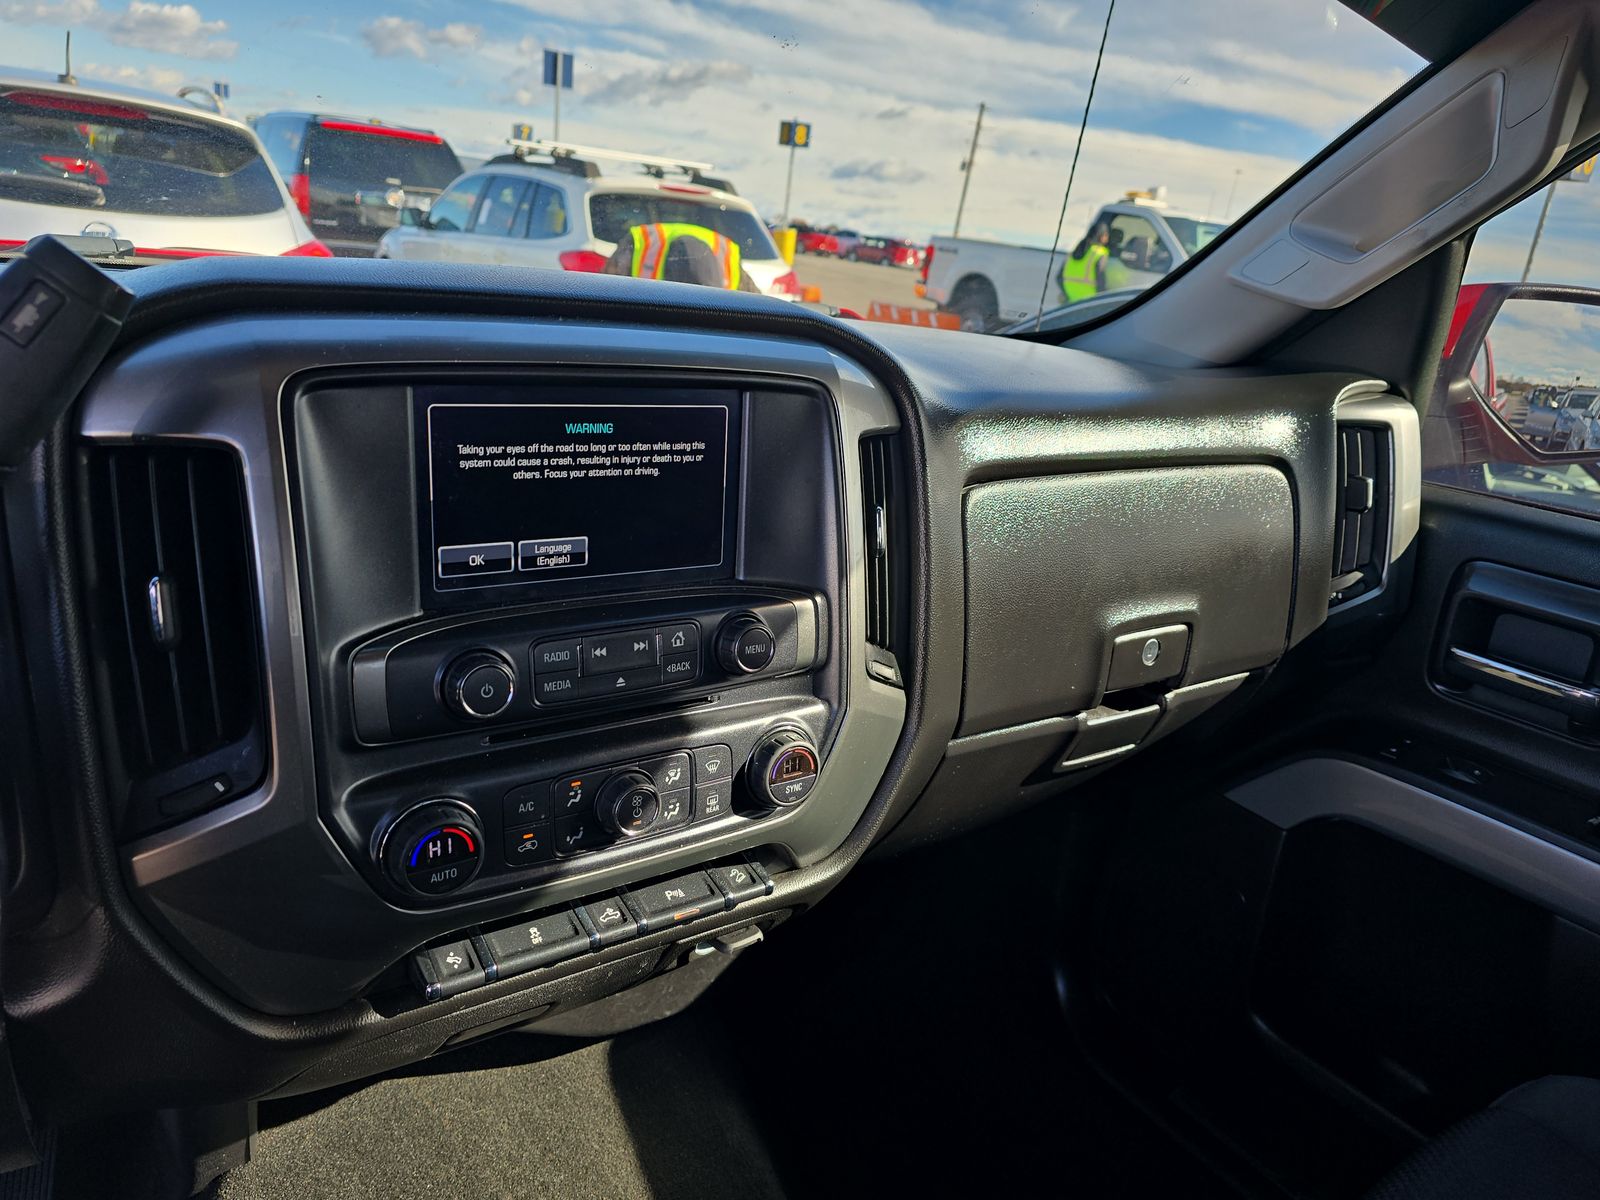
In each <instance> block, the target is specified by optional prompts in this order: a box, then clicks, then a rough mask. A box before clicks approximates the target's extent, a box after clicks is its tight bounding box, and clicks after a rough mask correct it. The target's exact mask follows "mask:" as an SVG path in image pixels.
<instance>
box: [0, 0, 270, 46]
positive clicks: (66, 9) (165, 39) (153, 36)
mask: <svg viewBox="0 0 1600 1200" xmlns="http://www.w3.org/2000/svg"><path fill="white" fill-rule="evenodd" d="M0 19H4V20H6V21H12V22H15V23H16V24H19V25H61V26H66V27H77V26H83V27H87V28H91V29H98V30H100V31H101V32H103V33H104V34H105V35H106V37H107V38H108V39H109V40H110V41H112V42H114V43H115V44H116V45H118V46H131V47H133V48H135V49H139V50H155V51H158V52H160V53H163V54H177V55H181V56H182V57H184V58H232V57H233V56H234V55H235V54H236V53H237V52H238V49H239V43H238V42H236V41H234V40H232V39H231V38H227V37H224V36H223V35H224V34H226V33H227V32H228V23H227V22H226V21H207V20H206V19H205V18H204V17H202V16H201V15H200V10H199V9H197V8H195V6H194V5H192V4H155V3H151V2H150V0H130V3H129V4H128V7H127V8H125V9H122V10H120V11H114V10H110V9H105V8H102V7H100V2H99V0H0Z"/></svg>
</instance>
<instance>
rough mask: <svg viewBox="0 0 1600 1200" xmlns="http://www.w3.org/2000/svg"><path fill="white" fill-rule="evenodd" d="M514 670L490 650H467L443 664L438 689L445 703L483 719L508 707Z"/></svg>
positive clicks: (513, 690)
mask: <svg viewBox="0 0 1600 1200" xmlns="http://www.w3.org/2000/svg"><path fill="white" fill-rule="evenodd" d="M516 690H517V672H516V669H515V668H514V667H512V665H511V664H510V663H509V662H507V661H506V660H505V659H504V658H502V657H501V656H500V655H498V654H496V653H495V652H494V651H493V650H469V651H467V653H465V654H463V655H461V656H460V657H459V658H457V659H455V660H454V661H453V662H451V664H450V665H449V666H448V667H446V668H445V671H444V676H443V678H442V679H441V680H440V684H439V692H440V695H441V696H442V697H443V699H444V702H445V706H446V707H448V708H449V709H450V711H451V712H453V713H455V714H456V716H458V717H465V718H467V720H469V721H487V720H488V719H489V718H490V717H498V716H499V715H500V714H501V713H503V712H505V710H506V709H508V708H510V707H511V697H512V696H513V695H515V694H516Z"/></svg>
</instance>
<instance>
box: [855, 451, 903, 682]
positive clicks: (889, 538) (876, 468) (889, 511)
mask: <svg viewBox="0 0 1600 1200" xmlns="http://www.w3.org/2000/svg"><path fill="white" fill-rule="evenodd" d="M896 461H897V454H896V447H895V442H894V439H893V438H892V437H891V436H890V435H888V434H880V435H877V436H874V437H866V438H862V439H861V493H862V494H861V502H862V503H861V511H862V516H863V520H864V523H865V530H864V533H865V542H864V545H865V546H866V580H865V583H866V601H867V645H868V649H869V653H868V655H867V670H868V672H869V673H871V674H872V675H873V676H874V677H876V678H878V679H882V680H883V681H885V682H886V683H893V684H895V685H897V686H899V685H900V684H901V677H900V666H899V662H898V660H897V659H896V657H895V655H896V652H897V651H898V650H901V649H903V648H904V640H905V599H906V593H905V589H906V571H905V562H906V558H905V554H906V547H905V545H904V539H903V538H902V537H901V536H900V528H899V525H898V522H899V518H900V515H901V513H902V512H903V511H904V505H903V502H902V496H903V493H902V492H901V490H900V484H899V474H898V471H897V470H896Z"/></svg>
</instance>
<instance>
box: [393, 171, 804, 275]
mask: <svg viewBox="0 0 1600 1200" xmlns="http://www.w3.org/2000/svg"><path fill="white" fill-rule="evenodd" d="M586 153H587V154H588V155H589V156H590V157H588V158H578V157H576V156H575V155H571V154H560V155H557V156H555V157H551V156H548V155H545V156H535V155H524V156H522V157H519V156H518V155H517V154H507V155H502V156H501V157H499V158H496V159H492V160H490V161H489V162H488V163H486V164H484V166H482V167H480V168H479V169H477V170H475V171H468V172H467V173H466V174H465V175H463V176H461V178H459V179H457V180H456V181H455V182H454V183H452V184H451V185H450V186H449V187H448V188H447V189H446V190H445V192H444V193H443V194H442V195H441V196H440V197H439V198H438V200H436V201H435V202H434V204H433V206H432V208H431V210H429V211H426V212H424V211H422V210H420V209H416V208H412V209H408V210H406V211H405V213H404V214H403V217H404V223H403V224H402V225H401V227H400V228H397V229H395V230H393V231H391V232H390V233H387V234H385V235H384V237H383V240H382V241H381V242H380V243H379V245H378V251H377V255H378V257H379V258H394V259H406V260H411V261H416V260H420V259H427V260H441V261H449V262H475V263H498V264H502V265H506V266H521V267H545V268H548V269H551V270H564V271H599V270H601V269H602V268H603V267H604V266H605V263H606V259H607V258H609V257H610V256H611V253H612V251H614V250H615V249H616V248H617V243H618V241H619V240H620V239H621V238H623V237H624V236H626V234H627V232H628V230H629V229H631V228H633V227H634V226H635V225H644V224H650V223H653V222H657V221H686V222H689V223H690V224H695V225H704V226H706V227H707V228H710V229H714V230H716V231H717V232H718V233H721V234H722V235H724V236H725V237H728V238H731V239H732V240H733V241H735V242H738V243H739V249H740V263H741V265H742V266H743V268H744V270H745V272H746V273H747V274H748V275H749V276H750V278H751V280H752V281H753V282H754V283H755V285H756V286H757V287H758V288H760V289H761V291H763V292H765V293H766V294H767V295H769V296H780V297H783V298H786V299H793V298H798V297H799V295H800V282H799V280H798V279H797V278H796V277H795V273H794V271H793V269H792V268H791V267H790V266H789V264H788V263H787V262H785V261H784V259H783V256H782V255H781V254H780V253H779V252H778V247H777V245H776V244H775V243H774V242H773V240H772V235H771V234H770V233H769V232H768V231H767V227H766V226H765V225H764V224H763V223H762V221H761V216H760V214H759V213H757V212H756V210H755V208H754V206H752V205H751V204H750V202H749V201H747V200H743V199H741V198H740V197H738V196H736V195H734V194H733V193H731V192H727V191H723V190H721V189H720V188H713V187H709V186H707V185H706V184H703V183H696V182H694V180H693V179H692V178H688V177H686V178H684V179H681V180H680V179H677V178H666V177H659V178H658V177H657V176H655V175H650V174H645V175H625V176H606V175H602V174H601V173H600V171H599V169H598V167H596V166H595V163H594V162H593V158H595V157H600V155H597V154H596V153H595V152H594V151H593V150H587V151H586ZM618 153H620V152H618ZM637 157H638V156H629V157H628V159H627V160H624V161H633V160H635V159H636V158H637ZM660 161H662V162H670V161H671V160H660Z"/></svg>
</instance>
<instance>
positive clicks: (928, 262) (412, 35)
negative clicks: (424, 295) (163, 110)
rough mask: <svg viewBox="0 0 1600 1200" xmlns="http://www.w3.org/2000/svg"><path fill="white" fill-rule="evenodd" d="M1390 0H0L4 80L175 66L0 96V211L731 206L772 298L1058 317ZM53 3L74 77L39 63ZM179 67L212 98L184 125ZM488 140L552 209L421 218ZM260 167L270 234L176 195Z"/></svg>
mask: <svg viewBox="0 0 1600 1200" xmlns="http://www.w3.org/2000/svg"><path fill="white" fill-rule="evenodd" d="M1392 7H1393V6H1391V5H1387V4H1383V3H1379V4H1371V3H1364V2H1360V0H1237V2H1236V3H1230V4H1194V3H1192V2H1190V0H1122V2H1121V3H1117V4H1115V5H1114V6H1112V3H1111V0H1058V2H1054V3H1048V4H1038V3H1036V2H1035V0H986V2H985V3H982V4H953V3H950V2H948V0H858V2H857V3H855V4H852V5H849V6H846V5H840V4H831V5H829V4H792V3H783V2H780V0H745V2H741V3H733V2H732V0H636V2H633V3H627V4H618V3H614V2H613V3H604V4H559V3H556V2H555V0H407V2H406V3H403V4H393V3H380V2H379V0H344V2H342V3H339V4H335V5H327V4H319V3H313V2H312V0H275V3H273V4H272V5H270V6H262V5H260V4H258V3H249V2H247V0H187V2H185V3H171V4H166V3H147V2H145V0H27V2H25V3H10V4H7V3H4V2H3V0H0V13H3V14H4V15H3V16H0V27H3V28H4V29H5V32H6V35H7V36H6V53H5V59H6V64H5V66H3V67H0V95H9V93H10V92H11V91H13V90H23V91H31V90H38V89H43V88H47V87H49V88H61V89H66V90H69V91H71V92H72V94H73V95H75V96H77V97H78V98H79V100H80V101H81V102H82V104H83V105H86V106H89V107H90V108H94V107H95V106H104V111H107V112H112V111H117V106H128V107H133V108H138V107H140V106H145V107H148V106H149V104H150V100H149V97H150V96H151V95H152V94H159V95H160V96H162V97H165V98H166V99H167V102H168V103H171V102H173V101H174V100H175V97H176V93H177V92H178V91H179V89H180V88H182V89H185V90H186V91H190V89H194V90H193V91H191V92H190V94H191V95H193V97H194V101H195V107H196V110H197V111H196V114H195V118H194V119H192V120H189V121H187V122H186V121H185V120H183V119H182V118H181V115H175V116H170V117H169V116H161V117H159V118H157V117H156V116H155V115H154V114H153V113H152V114H149V115H147V116H145V117H143V118H130V119H129V121H123V120H122V119H121V118H118V117H110V116H108V117H97V116H94V115H93V113H92V112H89V111H84V112H79V113H75V114H73V113H64V112H51V111H44V110H39V111H32V112H26V113H21V114H20V118H25V119H19V112H18V109H19V106H18V104H16V103H14V102H11V101H10V100H7V101H6V102H5V104H4V113H5V116H6V118H7V121H6V124H5V125H4V126H3V127H0V139H3V141H4V142H5V143H6V145H5V147H4V154H5V157H4V158H0V239H4V240H20V239H25V238H27V237H30V236H33V235H34V234H37V233H40V232H45V231H55V232H64V233H74V234H75V233H78V232H80V231H82V230H83V229H84V227H85V225H86V224H88V222H87V221H86V220H85V219H84V218H83V212H84V211H85V210H89V209H94V210H97V211H107V212H109V211H113V210H116V211H120V212H123V213H127V214H134V213H137V214H145V215H149V216H150V217H152V218H154V217H160V218H161V219H162V226H161V227H160V228H155V227H152V226H133V225H130V224H128V222H118V221H115V220H111V221H108V222H107V223H108V224H110V225H111V226H113V227H114V228H115V229H116V231H117V234H118V236H128V237H133V238H134V239H135V240H136V241H137V242H138V244H140V245H149V246H161V245H168V246H177V245H191V246H198V245H203V246H206V247H214V248H216V249H218V250H226V251H230V252H235V253H268V254H282V253H291V252H293V253H311V254H319V253H327V254H330V255H335V256H337V255H357V256H364V257H370V256H373V255H378V256H381V257H385V258H391V259H402V260H405V259H412V260H429V261H445V262H460V263H463V264H468V263H480V262H492V263H496V264H500V265H502V266H506V267H511V268H517V269H524V270H529V271H552V270H568V271H597V270H600V269H602V267H603V264H604V263H605V261H606V259H607V258H608V256H609V255H610V254H611V253H612V247H613V246H614V244H615V243H617V242H618V240H619V239H622V238H624V237H626V235H627V232H628V230H629V229H630V228H633V227H636V226H639V225H641V224H666V225H671V224H682V223H687V224H694V225H700V226H702V227H704V228H707V229H711V230H714V231H716V232H719V233H722V234H724V235H726V236H728V237H729V238H731V239H733V240H735V241H737V242H738V243H739V245H740V247H741V250H742V254H743V257H744V258H745V259H746V260H748V261H751V262H759V263H762V264H765V265H763V267H762V268H761V269H759V270H757V271H756V272H754V273H753V274H752V276H751V278H752V280H753V281H754V283H755V284H756V285H757V287H758V288H759V290H761V291H763V292H766V293H767V294H768V295H771V296H775V297H778V298H781V299H785V300H801V299H806V300H817V301H820V302H821V304H823V305H824V306H831V307H834V308H839V309H846V310H850V311H852V312H853V313H856V314H860V316H861V317H862V318H863V319H872V320H902V321H908V322H911V323H915V324H922V325H929V324H932V325H935V326H937V327H939V328H962V329H968V330H979V331H985V332H991V333H1005V332H1008V331H1010V330H1020V329H1021V328H1022V327H1023V324H1024V323H1025V322H1027V321H1033V322H1034V323H1035V325H1038V324H1040V323H1041V322H1042V324H1043V325H1044V327H1046V328H1051V329H1055V330H1058V331H1066V330H1069V329H1071V328H1073V327H1074V326H1076V325H1080V324H1082V323H1083V321H1084V320H1085V319H1099V318H1102V317H1104V316H1105V315H1107V314H1109V313H1112V312H1114V311H1116V310H1117V309H1118V308H1120V307H1122V306H1124V305H1127V304H1130V303H1134V302H1136V301H1137V300H1138V298H1139V295H1140V293H1141V292H1143V291H1144V290H1145V289H1148V288H1150V287H1151V286H1152V285H1154V284H1156V283H1158V282H1160V281H1161V280H1163V279H1165V278H1167V277H1169V276H1170V275H1171V274H1172V273H1173V272H1175V271H1179V270H1182V269H1184V267H1185V266H1186V264H1188V263H1190V262H1191V261H1193V259H1194V258H1195V257H1196V256H1198V255H1204V254H1206V253H1207V252H1208V249H1209V247H1210V246H1211V245H1212V244H1214V243H1215V242H1216V241H1217V240H1218V239H1219V238H1221V237H1225V236H1226V232H1227V229H1228V226H1229V223H1230V222H1232V221H1234V220H1237V219H1238V218H1239V217H1240V216H1241V215H1242V214H1244V213H1246V212H1248V211H1249V210H1250V209H1251V208H1252V207H1253V206H1254V205H1256V204H1257V202H1258V201H1260V200H1261V199H1263V198H1264V197H1265V196H1267V195H1268V194H1269V193H1271V192H1272V191H1273V190H1274V189H1276V188H1277V187H1278V186H1279V185H1281V184H1282V183H1283V182H1284V181H1285V180H1286V179H1288V178H1289V177H1290V176H1291V175H1293V174H1294V173H1295V172H1296V171H1297V170H1299V169H1300V168H1301V167H1302V166H1304V164H1305V163H1306V162H1307V161H1309V160H1310V159H1312V158H1313V157H1315V156H1316V155H1317V154H1319V153H1320V152H1321V151H1322V150H1323V149H1324V148H1325V147H1326V146H1327V145H1328V144H1329V143H1330V142H1331V141H1333V140H1334V139H1336V138H1337V137H1338V136H1339V135H1340V134H1341V133H1342V132H1343V131H1344V130H1345V129H1347V128H1348V127H1349V126H1350V125H1352V124H1353V123H1355V122H1357V121H1359V120H1360V119H1361V118H1362V117H1364V116H1365V115H1366V114H1367V113H1368V112H1369V111H1371V110H1372V109H1373V107H1374V106H1376V105H1378V104H1380V103H1381V102H1382V101H1383V100H1384V99H1385V98H1386V97H1388V96H1389V95H1391V94H1392V93H1393V92H1395V91H1396V90H1397V89H1399V88H1401V87H1402V86H1404V85H1405V84H1406V82H1407V81H1408V80H1409V79H1411V78H1412V77H1413V76H1414V75H1415V74H1416V73H1417V72H1418V71H1419V70H1420V69H1421V68H1422V67H1423V66H1424V65H1425V64H1424V62H1423V61H1422V59H1421V58H1420V57H1419V56H1418V55H1417V54H1415V53H1413V52H1412V51H1411V50H1409V49H1407V48H1406V47H1405V46H1403V45H1402V44H1401V43H1399V42H1398V41H1396V40H1395V39H1394V38H1392V37H1391V36H1390V35H1389V34H1388V33H1386V32H1385V31H1384V30H1383V29H1381V28H1379V26H1378V25H1377V24H1375V23H1374V20H1379V21H1383V22H1388V21H1390V20H1391V19H1392V17H1391V15H1390V14H1389V12H1388V11H1387V10H1389V9H1391V8H1392ZM1368 13H1376V14H1378V16H1377V17H1376V18H1374V20H1369V19H1368V17H1367V16H1366V15H1365V14H1368ZM1108 17H1109V20H1108ZM69 28H70V30H71V32H72V71H73V73H74V75H75V77H76V82H75V83H73V84H70V85H69V84H58V83H57V82H56V79H57V73H58V72H60V71H61V70H62V68H63V66H64V65H65V64H64V61H63V54H62V51H63V37H64V34H65V33H66V31H67V30H68V29H69ZM1102 35H1104V49H1103V53H1102V52H1101V51H1102ZM1091 81H1093V86H1092V95H1091ZM208 94H209V100H210V103H211V104H214V105H215V106H216V107H218V108H220V109H221V110H222V113H223V115H224V116H226V117H228V118H232V119H233V120H234V121H235V122H237V123H238V124H237V125H230V126H226V127H225V128H228V129H231V130H236V131H237V132H233V133H230V134H227V135H222V134H217V133H207V132H206V126H205V124H204V121H203V119H202V115H201V114H200V113H199V111H198V110H199V109H200V108H201V107H206V106H207V101H208ZM139 97H143V99H140V98H139ZM129 122H132V123H133V124H139V125H141V126H142V128H141V129H140V130H138V131H135V130H134V129H133V124H130V123H129ZM242 126H247V127H248V129H241V127H242ZM158 128H159V129H160V131H161V134H160V136H159V137H157V136H153V134H154V131H156V130H157V129H158ZM1080 129H1081V131H1082V132H1081V137H1080ZM134 132H138V133H139V136H138V137H134V136H132V134H133V133H134ZM519 162H520V163H525V164H526V165H527V166H529V167H531V168H538V169H539V177H540V178H545V177H546V176H547V174H548V173H554V172H559V173H560V175H561V177H562V178H560V179H559V180H556V181H554V182H553V184H552V188H551V196H552V197H554V200H548V201H545V200H533V201H531V202H539V203H543V202H548V203H555V202H556V201H559V202H560V204H561V205H562V211H563V212H564V213H565V214H566V219H565V221H563V222H556V223H553V224H552V223H550V222H535V221H530V220H513V221H512V223H511V224H510V225H509V226H508V227H505V228H501V226H499V225H497V224H496V223H495V221H494V220H493V219H491V218H493V217H495V216H496V215H497V214H495V213H490V214H486V215H485V216H484V217H483V218H482V224H481V226H480V225H479V224H478V222H479V220H480V216H479V213H478V212H477V209H476V208H474V207H468V208H467V209H466V210H465V211H455V210H456V209H459V208H460V207H461V204H460V203H458V202H463V201H466V200H473V201H474V203H476V204H481V203H482V198H481V197H476V198H475V197H473V196H472V195H471V193H470V191H467V192H462V193H461V195H459V196H457V197H456V198H455V201H453V202H452V203H453V204H454V208H452V209H451V211H450V212H449V213H447V214H445V215H446V216H447V217H449V219H450V223H451V224H452V225H454V226H455V230H454V234H455V235H454V236H449V237H446V236H444V234H445V233H446V232H447V231H445V230H444V228H443V224H442V222H434V223H430V221H429V219H428V214H429V212H430V211H431V209H432V206H433V205H434V204H435V203H436V202H438V201H439V199H440V197H441V195H444V194H446V193H448V191H449V189H450V186H451V184H452V182H453V181H454V180H456V179H458V178H460V177H461V176H462V175H463V174H464V173H467V172H477V171H478V170H479V169H480V168H483V167H485V166H487V167H488V168H489V169H490V170H491V171H492V170H493V169H494V167H495V166H497V165H500V164H501V163H509V164H516V163H519ZM1069 176H1070V177H1071V179H1072V182H1071V187H1070V190H1069V188H1068V179H1069ZM102 178H103V181H102ZM279 179H281V185H280V184H279V183H278V180H279ZM280 186H281V190H280ZM541 186H543V185H542V184H541ZM654 187H659V188H662V189H664V190H663V191H661V192H658V193H652V192H647V191H645V190H644V189H646V188H654ZM673 189H681V190H677V191H675V190H673ZM706 189H713V190H714V194H715V195H717V196H724V195H727V194H732V195H735V196H737V197H738V198H739V200H738V202H737V203H727V204H720V203H716V202H715V201H713V202H709V203H708V202H707V201H706V200H705V199H703V198H702V197H700V196H698V195H696V193H697V192H704V191H705V190H706ZM274 192H277V193H278V195H279V196H281V197H285V198H286V200H285V201H284V206H285V207H286V209H287V211H286V212H284V213H283V214H282V216H283V221H282V227H281V230H279V231H278V232H274V233H272V234H271V235H270V236H268V235H265V234H263V233H261V232H260V231H259V230H256V231H254V232H251V231H245V230H243V229H242V228H241V229H239V230H237V231H235V230H234V229H232V227H229V226H227V225H226V223H225V222H223V221H213V222H212V223H211V226H210V227H209V228H207V229H206V230H205V232H204V235H203V236H202V235H201V233H200V232H199V231H198V230H196V229H193V228H190V229H184V228H183V227H182V225H183V221H184V220H185V219H190V218H196V217H199V216H202V215H205V216H212V217H215V216H230V217H232V216H235V215H237V216H243V215H244V214H248V213H261V212H263V211H265V210H267V209H270V208H272V207H273V206H274V205H275V204H278V203H279V201H278V200H276V199H275V198H274V195H273V193H274ZM539 195H542V193H541V194H539ZM46 209H48V210H50V211H52V212H54V213H55V214H57V215H55V216H54V217H51V218H49V219H46V218H45V217H41V216H40V215H39V213H40V212H42V211H44V210H46ZM68 214H70V215H68ZM535 232H537V234H538V235H539V236H534V234H535ZM641 261H642V260H641ZM779 263H781V264H782V265H781V267H780V266H778V264H779ZM769 267H770V269H769ZM149 269H155V270H169V269H178V268H171V267H162V266H158V267H153V268H149ZM1085 304H1087V305H1088V307H1087V308H1086V309H1085V310H1082V311H1080V312H1078V313H1074V314H1068V315H1066V316H1063V315H1061V314H1060V313H1059V312H1058V310H1061V309H1064V308H1070V307H1072V306H1076V305H1085Z"/></svg>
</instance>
